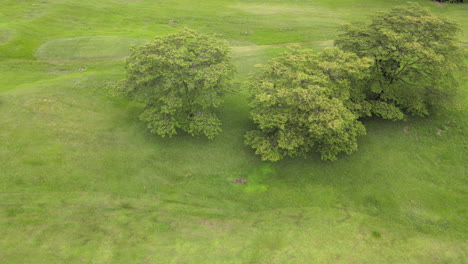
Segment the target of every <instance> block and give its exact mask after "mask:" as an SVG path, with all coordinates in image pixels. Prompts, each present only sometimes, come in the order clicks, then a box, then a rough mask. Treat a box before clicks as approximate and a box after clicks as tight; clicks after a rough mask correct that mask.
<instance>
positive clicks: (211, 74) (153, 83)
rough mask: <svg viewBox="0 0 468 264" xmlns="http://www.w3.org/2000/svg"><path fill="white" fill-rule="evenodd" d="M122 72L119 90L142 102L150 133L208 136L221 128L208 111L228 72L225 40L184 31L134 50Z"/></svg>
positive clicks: (230, 67)
mask: <svg viewBox="0 0 468 264" xmlns="http://www.w3.org/2000/svg"><path fill="white" fill-rule="evenodd" d="M126 70H127V78H126V79H125V80H124V81H123V82H122V83H120V84H119V85H118V88H119V92H121V93H123V94H125V95H126V96H128V97H130V98H131V99H133V100H136V101H138V102H142V103H143V104H145V106H146V107H145V110H144V111H143V113H141V115H140V119H141V120H144V121H146V122H148V128H150V130H151V132H152V133H156V134H158V135H161V136H163V137H164V136H169V137H170V136H172V135H175V134H177V130H178V129H181V130H183V131H186V132H187V133H189V134H191V135H200V134H203V135H205V136H207V137H208V138H210V139H211V138H213V137H214V136H215V135H216V134H218V133H219V132H220V131H221V128H220V125H221V122H220V120H219V119H218V117H217V116H216V114H215V112H214V109H215V108H216V107H218V106H219V104H220V103H221V102H222V100H223V97H224V95H225V94H226V93H227V92H229V90H230V89H231V87H230V86H229V81H230V79H231V77H232V74H233V72H234V66H233V64H232V62H231V59H230V57H229V46H228V44H227V42H225V41H222V40H219V39H217V38H215V37H214V36H210V35H203V34H200V33H197V32H195V31H192V30H188V29H185V30H183V31H181V32H180V33H177V34H172V35H168V36H163V37H157V38H156V39H155V40H154V41H153V42H151V43H148V44H146V45H144V46H142V47H139V48H135V49H134V50H133V53H132V55H131V56H130V57H129V58H128V59H127V63H126Z"/></svg>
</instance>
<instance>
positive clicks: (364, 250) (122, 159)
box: [0, 0, 468, 264]
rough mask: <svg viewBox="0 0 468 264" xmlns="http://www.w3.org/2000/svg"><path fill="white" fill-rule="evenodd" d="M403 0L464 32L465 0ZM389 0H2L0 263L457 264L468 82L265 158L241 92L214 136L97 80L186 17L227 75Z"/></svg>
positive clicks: (463, 219)
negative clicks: (210, 42) (256, 147)
mask: <svg viewBox="0 0 468 264" xmlns="http://www.w3.org/2000/svg"><path fill="white" fill-rule="evenodd" d="M416 2H420V3H421V4H422V5H423V6H426V7H428V8H430V9H431V10H432V11H433V12H434V13H437V14H440V15H444V16H448V17H450V18H452V19H454V20H456V21H458V22H459V23H460V25H461V27H462V29H463V31H464V34H463V35H462V36H461V37H462V40H463V41H464V43H465V44H464V45H465V47H466V46H467V43H468V20H466V14H467V13H468V5H467V4H458V5H448V4H447V5H445V6H444V7H442V8H441V7H439V6H437V5H436V4H434V3H433V2H431V1H429V0H427V1H423V0H420V1H416ZM401 3H402V2H401V1H396V0H361V1H357V0H335V1H332V0H314V1H312V0H302V1H295V0H268V1H266V0H263V1H262V0H244V1H240V0H239V1H235V0H205V1H195V0H159V1H154V0H99V1H96V0H93V1H91V0H81V1H73V0H2V1H0V10H1V12H0V263H5V264H10V263H21V264H23V263H34V264H39V263H80V264H81V263H163V264H166V263H280V264H284V263H301V264H302V263H392V264H393V263H424V264H426V263H460V264H461V263H467V262H468V243H467V239H468V229H467V227H468V221H467V217H468V212H467V209H468V207H467V197H468V189H467V187H468V181H467V173H466V169H467V165H468V160H467V153H466V152H467V138H468V107H467V106H468V100H467V95H468V92H467V89H468V82H465V83H464V84H463V86H462V89H461V95H462V96H460V97H459V98H458V99H457V101H456V102H454V104H453V105H452V106H451V108H450V109H441V110H440V111H439V113H438V114H437V115H434V116H432V117H431V118H426V119H416V118H413V119H409V120H408V121H406V122H391V121H381V120H373V119H369V120H365V124H366V127H367V131H368V132H367V135H366V136H365V137H362V138H361V139H360V141H359V145H360V147H359V151H357V152H356V153H354V154H352V155H349V156H341V157H340V159H339V160H338V161H336V162H323V161H320V158H319V157H318V156H316V155H311V156H310V157H308V158H295V159H286V160H283V161H281V162H277V163H273V164H271V163H266V162H261V161H260V159H259V157H257V156H256V155H255V154H254V153H253V151H252V150H251V149H249V148H248V147H246V146H244V144H243V134H244V133H245V132H246V131H247V130H248V129H249V128H250V127H252V126H253V124H252V123H251V121H249V118H248V111H249V109H248V106H247V96H246V93H245V91H243V90H242V89H239V91H238V92H236V93H234V94H232V95H230V96H229V97H228V98H227V99H226V102H225V104H224V105H223V106H222V107H221V108H220V116H221V120H222V121H223V133H222V134H220V135H219V136H218V137H216V138H215V140H213V141H210V140H207V139H205V138H193V137H190V136H188V135H184V134H182V135H179V136H176V137H173V138H171V139H167V138H166V139H164V138H160V137H158V136H155V135H152V134H150V133H149V132H148V131H147V130H146V127H145V124H144V123H142V122H141V121H139V120H138V118H137V114H138V112H139V111H140V108H139V106H138V105H134V104H132V103H129V102H126V101H124V100H120V99H116V98H110V97H108V96H107V93H106V89H105V87H106V84H107V83H108V82H111V81H116V80H119V79H121V78H123V76H124V57H125V56H126V55H128V54H129V48H130V46H132V45H138V44H141V43H144V42H145V41H149V40H151V39H152V38H153V37H155V36H158V35H164V34H168V33H172V32H176V31H178V30H180V29H182V28H184V27H190V28H193V29H196V30H199V31H201V32H203V33H216V34H219V35H220V36H221V37H223V38H225V39H227V40H228V41H229V42H230V43H231V45H232V51H233V52H232V56H233V59H234V60H235V62H236V64H237V66H238V75H237V77H236V81H237V82H238V83H239V87H241V85H240V83H241V82H243V81H244V80H245V79H246V78H247V77H248V75H249V74H251V73H253V72H254V70H255V65H256V64H259V63H263V62H265V61H267V60H268V59H270V58H272V57H274V56H276V55H278V54H280V53H281V52H282V51H284V50H285V49H286V47H287V45H288V43H295V44H299V45H303V46H307V47H310V48H313V49H317V50H318V49H322V48H324V47H326V46H330V45H332V44H333V41H332V40H333V39H334V37H335V36H336V34H337V32H338V31H337V28H336V27H337V26H338V25H340V24H342V23H345V22H349V21H356V20H367V19H369V15H371V14H372V13H374V12H375V11H378V10H384V9H388V8H391V7H393V6H395V5H398V4H401ZM237 177H242V178H247V179H248V184H246V185H242V184H237V183H234V182H233V181H232V180H230V179H232V178H237Z"/></svg>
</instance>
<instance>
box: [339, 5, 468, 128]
mask: <svg viewBox="0 0 468 264" xmlns="http://www.w3.org/2000/svg"><path fill="white" fill-rule="evenodd" d="M458 33H459V28H458V27H457V25H456V24H455V23H453V22H451V21H450V20H448V19H446V18H443V17H439V16H435V15H433V14H431V13H430V12H429V11H428V10H427V9H425V8H422V7H420V6H419V5H417V4H410V5H408V6H403V7H396V8H394V9H391V10H389V11H386V12H381V13H379V14H377V15H376V16H375V17H373V18H372V20H371V21H370V23H354V24H348V25H346V26H344V33H343V34H341V35H339V37H338V39H337V40H336V41H335V45H336V46H337V47H339V48H341V49H343V50H344V51H348V52H353V53H355V54H357V55H358V56H359V57H368V58H371V59H372V60H373V66H372V74H371V76H370V78H369V80H368V83H367V90H366V91H365V94H366V100H365V102H366V103H363V104H362V105H363V107H366V108H367V109H369V113H368V114H373V115H377V116H380V117H383V118H387V119H402V118H404V116H405V115H419V116H424V115H428V114H429V113H430V109H431V107H432V106H434V105H438V104H440V103H441V102H443V101H445V102H447V99H450V98H452V97H453V95H454V94H455V92H456V90H457V89H456V88H457V86H458V82H457V75H458V74H459V72H460V69H461V68H462V65H463V59H462V58H463V56H462V50H461V48H460V43H459V41H458V39H457V34H458Z"/></svg>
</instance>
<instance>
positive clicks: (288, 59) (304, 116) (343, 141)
mask: <svg viewBox="0 0 468 264" xmlns="http://www.w3.org/2000/svg"><path fill="white" fill-rule="evenodd" d="M369 66H370V61H369V60H368V59H360V58H358V57H357V56H356V55H353V54H350V53H346V52H343V51H340V50H338V49H326V50H325V51H324V52H323V53H321V54H318V55H314V54H313V52H312V51H311V50H295V51H293V52H291V53H288V54H285V55H283V56H281V57H278V58H276V59H273V60H272V61H271V62H270V63H268V64H267V65H265V66H263V67H262V68H261V71H260V73H258V74H256V75H255V76H253V77H252V79H251V81H250V83H249V90H250V94H251V97H250V106H251V108H252V110H251V118H252V119H253V121H254V122H255V124H256V125H257V128H256V129H254V130H252V131H249V132H248V133H247V135H246V144H248V145H250V146H251V147H252V148H254V149H255V150H256V153H257V154H259V155H261V156H262V159H264V160H270V161H276V160H279V159H281V158H283V157H285V156H297V155H304V154H306V153H308V152H309V151H310V150H312V149H313V150H316V151H318V152H319V153H320V154H321V157H322V159H324V160H335V159H336V156H337V154H339V153H340V152H345V153H351V152H353V151H355V150H356V149H357V137H358V136H360V135H364V134H365V128H364V126H363V125H362V124H361V122H359V121H358V120H357V118H358V112H359V111H356V109H357V110H359V107H356V104H355V103H353V101H352V99H353V98H354V97H353V96H352V95H353V94H359V90H360V89H361V88H360V87H359V86H358V83H359V81H360V80H362V79H363V78H365V77H366V72H367V71H366V69H367V68H368V67H369Z"/></svg>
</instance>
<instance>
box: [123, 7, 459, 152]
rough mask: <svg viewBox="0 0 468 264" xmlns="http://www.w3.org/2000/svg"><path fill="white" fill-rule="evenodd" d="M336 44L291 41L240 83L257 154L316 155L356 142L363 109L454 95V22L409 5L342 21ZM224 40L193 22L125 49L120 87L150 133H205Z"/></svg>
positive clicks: (385, 109) (423, 107)
mask: <svg viewBox="0 0 468 264" xmlns="http://www.w3.org/2000/svg"><path fill="white" fill-rule="evenodd" d="M342 29H343V33H342V34H340V35H339V36H338V39H337V40H336V41H335V47H334V48H330V49H325V50H324V51H323V52H321V53H314V51H312V50H307V49H302V50H300V49H294V50H291V51H290V52H288V53H286V54H284V55H282V56H280V57H278V58H275V59H273V60H271V61H270V62H269V63H267V64H266V65H263V66H262V67H261V68H260V71H259V72H258V73H256V74H254V75H253V76H252V77H251V79H250V80H249V81H248V83H247V85H246V86H247V87H248V90H249V92H250V97H249V103H250V106H251V118H252V120H253V122H254V123H255V126H256V127H255V128H254V129H253V130H251V131H248V132H247V134H246V136H245V143H246V144H247V145H249V146H251V147H252V148H254V149H255V152H256V154H258V155H260V156H261V157H262V159H263V160H269V161H277V160H280V159H282V158H284V157H287V156H290V157H293V156H298V155H306V154H307V153H309V152H311V151H316V152H318V153H319V154H320V155H321V158H322V159H323V160H335V159H336V158H337V156H338V155H339V154H340V153H347V154H349V153H352V152H353V151H356V150H357V146H358V144H357V141H358V137H359V136H362V135H364V134H365V132H366V130H365V127H364V125H363V124H362V123H361V122H360V121H359V119H360V118H362V117H368V116H377V117H381V118H384V119H391V120H401V119H404V118H405V117H406V116H413V115H417V116H426V115H429V114H430V113H431V110H432V107H433V106H435V105H438V104H441V103H444V102H446V101H447V100H450V99H451V98H453V96H454V95H455V93H456V91H457V87H458V77H459V75H460V73H461V70H462V68H463V67H464V62H463V52H462V49H461V48H460V43H459V41H458V39H457V38H456V35H457V33H459V31H460V30H459V28H458V27H457V25H456V24H454V23H453V22H451V21H449V20H447V19H445V18H442V17H438V16H435V15H433V14H431V13H430V12H429V11H428V10H427V9H424V8H422V7H420V6H419V5H416V4H411V5H409V6H406V7H397V8H394V9H392V10H390V11H387V12H382V13H379V14H377V15H376V16H374V17H373V18H372V20H371V21H370V22H369V23H353V24H348V25H345V26H343V28H342ZM228 51H229V48H228V45H227V43H226V42H225V41H222V40H219V39H217V38H215V37H213V36H209V35H203V34H200V33H197V32H195V31H192V30H187V29H186V30H184V31H182V32H180V33H178V34H173V35H169V36H165V37H158V38H156V39H155V40H154V41H153V42H151V43H148V44H146V45H145V46H143V47H140V48H136V49H134V51H133V53H132V55H131V56H130V57H129V58H128V60H127V64H126V70H127V78H126V79H125V80H124V81H122V82H121V83H119V85H117V89H116V90H118V91H119V92H120V93H122V94H124V95H126V96H127V97H129V98H131V99H133V100H136V101H139V102H142V103H144V104H145V108H144V110H143V112H142V113H141V115H140V119H142V120H144V121H146V122H147V123H148V127H149V128H150V131H151V132H153V133H156V134H159V135H161V136H172V135H175V134H176V133H177V131H178V130H179V129H180V130H183V131H186V132H188V133H190V134H192V135H200V134H203V135H205V136H207V137H208V138H213V137H214V136H215V135H216V134H218V133H219V132H220V131H221V129H220V124H221V122H220V120H219V119H218V117H217V116H216V114H215V111H214V110H215V108H216V107H217V106H219V104H220V103H221V102H222V98H223V96H224V95H225V94H226V93H227V92H229V91H230V90H231V86H230V80H231V77H232V75H233V73H234V66H233V64H232V62H231V59H230V57H229V53H228Z"/></svg>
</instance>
